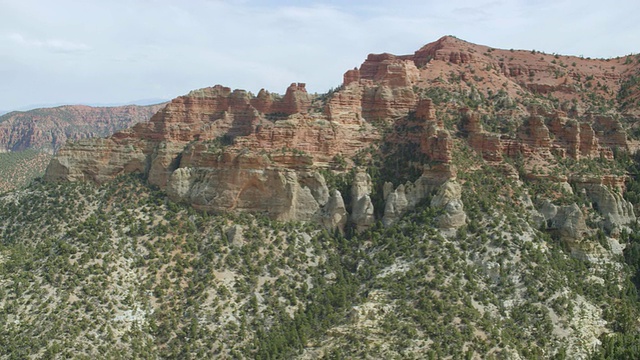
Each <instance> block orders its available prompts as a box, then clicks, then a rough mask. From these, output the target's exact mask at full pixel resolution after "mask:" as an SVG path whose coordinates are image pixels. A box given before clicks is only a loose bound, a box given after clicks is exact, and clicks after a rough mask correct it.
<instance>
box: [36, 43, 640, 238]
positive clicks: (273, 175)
mask: <svg viewBox="0 0 640 360" xmlns="http://www.w3.org/2000/svg"><path fill="white" fill-rule="evenodd" d="M639 69H640V67H639V66H638V61H637V59H636V58H635V57H633V56H629V57H626V58H617V59H607V60H600V59H593V60H592V59H584V58H579V57H570V56H560V55H556V54H552V55H550V54H544V53H540V52H536V51H523V50H517V51H516V50H498V49H493V48H490V47H487V46H481V45H475V44H470V43H467V42H464V41H462V40H459V39H457V38H454V37H449V36H447V37H443V38H441V39H440V40H438V41H436V42H433V43H430V44H427V45H425V46H424V47H423V48H421V49H419V50H418V51H416V52H415V53H414V54H412V55H403V56H396V55H392V54H372V55H369V56H368V57H367V59H366V60H365V62H364V63H363V64H362V65H361V66H360V67H359V68H354V69H352V70H349V71H347V72H346V73H345V74H344V79H343V84H342V86H341V87H340V88H338V89H337V90H335V91H332V92H330V93H328V94H324V95H312V94H309V93H307V91H306V89H305V84H303V83H293V84H291V86H290V87H289V88H288V89H287V90H286V92H285V95H284V96H280V95H278V94H274V93H270V92H268V91H266V90H261V91H260V92H259V93H258V95H257V96H253V95H252V94H250V93H248V92H246V91H243V90H233V91H232V90H231V89H230V88H227V87H223V86H220V85H216V86H215V87H212V88H206V89H200V90H195V91H192V92H191V93H189V94H188V95H186V96H181V97H179V98H177V99H174V100H173V101H171V102H170V103H169V104H168V105H167V106H166V107H164V108H163V109H162V110H160V111H159V112H158V113H156V114H155V115H154V116H153V117H152V119H151V121H150V122H149V123H142V124H138V125H136V126H134V127H133V128H131V129H128V130H124V131H121V132H118V133H116V134H115V135H113V136H111V137H109V138H107V139H99V140H94V139H87V140H81V141H78V142H72V143H68V144H67V145H66V146H65V147H64V148H63V149H61V151H60V152H59V154H58V156H57V157H56V158H55V159H54V160H53V161H52V162H51V164H50V165H49V167H48V170H47V174H46V178H47V179H48V180H67V181H77V180H90V181H94V182H98V183H102V182H105V181H110V180H112V179H113V178H114V177H115V176H117V175H119V174H123V173H131V172H139V173H141V174H144V176H145V177H146V178H147V179H148V181H149V183H151V184H153V185H157V186H159V187H160V188H161V189H165V190H166V191H167V193H168V194H169V195H170V197H171V198H172V199H174V200H177V201H183V202H187V203H190V204H192V205H193V206H195V207H197V208H199V209H203V210H208V211H227V210H235V211H249V212H258V213H266V214H268V215H269V216H270V217H271V218H273V219H278V220H302V221H309V220H312V221H319V222H324V223H327V224H334V223H335V221H328V220H327V221H325V220H322V219H331V218H334V215H335V217H336V218H341V219H342V218H343V216H342V215H338V213H340V214H342V208H343V206H342V205H341V204H340V201H337V202H335V201H332V202H331V208H332V209H337V210H336V211H337V212H338V213H335V214H332V213H331V211H329V209H328V208H326V207H327V204H328V203H329V202H328V199H329V194H332V196H335V195H336V193H335V192H333V193H332V192H331V191H332V190H334V189H330V188H328V187H327V184H326V179H324V176H323V175H322V174H321V170H327V169H328V170H329V171H331V172H333V173H341V172H342V173H343V172H345V171H348V170H349V169H352V168H354V166H355V165H356V164H355V163H354V161H353V160H354V159H357V158H358V156H360V155H362V154H363V152H364V151H366V150H368V149H372V148H373V149H375V148H377V147H378V146H379V144H380V142H388V143H395V144H414V145H416V146H417V148H415V150H413V151H414V156H415V157H416V158H421V159H422V160H421V161H418V164H411V166H414V167H417V168H418V169H420V168H421V167H424V168H425V171H426V169H432V168H434V166H435V165H438V164H440V165H438V166H435V168H438V169H449V170H443V171H442V172H441V173H440V175H434V174H433V171H431V174H429V175H428V176H429V177H431V178H432V179H434V178H438V180H437V181H435V182H432V183H431V184H430V185H429V190H428V191H427V190H425V189H426V188H424V187H423V186H422V185H420V184H421V180H419V179H417V178H414V179H412V180H411V183H413V185H411V184H409V185H400V184H398V185H399V186H400V187H397V188H395V186H394V185H390V186H389V185H384V188H385V189H386V190H385V191H384V193H385V194H384V196H383V204H382V205H380V204H379V205H377V206H382V208H380V209H378V210H374V209H373V207H374V205H373V201H372V199H371V196H373V195H372V192H373V193H382V192H383V191H382V189H381V188H378V189H374V187H377V186H382V184H379V185H375V186H373V185H371V186H368V185H366V182H367V180H366V179H365V178H364V175H362V174H361V173H360V172H355V180H354V181H353V185H352V188H353V190H352V194H351V196H352V199H351V200H352V204H347V205H349V206H347V207H348V208H350V209H349V210H350V215H349V217H350V219H351V223H352V224H353V226H354V227H355V228H357V229H359V230H360V231H362V230H364V229H365V228H367V227H368V226H370V225H371V224H373V222H375V221H376V215H375V214H376V213H379V214H381V215H378V216H379V217H378V219H380V220H382V221H383V222H384V223H385V224H392V223H393V222H395V220H396V219H397V218H398V217H399V216H401V215H402V214H403V213H404V212H405V211H406V210H407V209H410V208H411V207H412V204H415V203H416V202H418V201H419V200H420V199H421V196H422V194H426V195H425V196H427V195H428V196H432V195H434V194H435V193H436V192H437V191H438V189H439V186H441V185H442V184H445V183H447V181H449V182H448V184H452V182H450V181H454V176H452V174H454V173H455V167H456V166H458V165H459V164H458V162H457V161H456V160H455V159H454V156H455V154H456V151H458V150H459V149H461V148H462V147H464V146H469V147H470V148H471V149H473V150H474V151H475V152H476V153H477V154H479V155H480V156H481V158H482V160H483V161H484V162H486V163H487V164H488V165H491V166H498V167H500V168H501V169H502V171H503V172H504V174H505V175H506V176H510V177H513V178H516V179H522V180H526V181H540V180H552V181H554V182H556V183H559V184H573V186H574V187H576V186H577V187H583V185H581V184H586V183H599V184H601V185H603V186H609V187H613V188H616V189H618V191H619V192H622V191H623V189H624V185H623V184H624V181H625V175H624V174H619V173H617V172H615V171H613V168H614V167H615V166H614V165H610V164H613V157H614V152H615V151H630V149H633V148H635V146H636V145H635V143H636V142H635V140H634V139H632V138H631V137H630V136H628V135H627V134H628V133H631V132H632V131H633V129H632V128H633V126H634V125H633V124H634V120H635V119H636V112H635V110H634V109H635V108H634V107H632V106H630V105H629V104H630V101H631V100H630V99H632V98H634V97H635V94H636V89H635V88H633V86H631V85H629V81H627V80H628V79H629V78H630V77H632V76H635V74H636V73H637V72H638V71H640V70H639ZM96 154H99V155H98V156H96ZM383 155H384V154H383ZM365 160H366V159H365ZM585 161H587V162H589V161H591V162H602V163H603V164H605V166H604V168H605V173H603V174H602V175H597V176H595V178H591V179H589V180H586V182H584V181H582V180H581V179H582V177H583V176H582V175H584V174H582V173H581V172H580V171H578V170H576V168H577V167H579V166H577V165H575V164H580V163H581V162H582V163H584V162H585ZM365 162H366V161H365ZM425 165H426V166H425ZM609 168H611V169H609ZM416 181H417V182H418V184H416V183H415V182H416ZM359 184H365V185H362V186H361V185H359ZM410 185H411V186H410ZM447 186H449V185H447ZM567 186H569V185H567ZM369 188H371V190H368V192H369V193H367V189H369ZM416 189H419V190H416ZM342 190H343V191H342V192H341V194H342V195H344V194H345V189H342ZM374 190H375V191H374ZM408 191H409V192H408ZM411 192H416V193H415V194H414V193H411ZM417 194H420V195H417ZM378 196H379V195H378ZM367 197H369V199H368V200H367ZM607 198H609V197H607ZM616 199H617V200H616V201H617V202H616V204H617V205H615V206H608V207H607V206H605V208H606V209H611V211H612V215H611V216H613V217H614V219H611V220H609V221H608V223H609V224H611V227H616V226H620V225H624V224H625V223H627V222H628V221H631V220H632V219H635V216H634V215H633V214H631V213H629V212H628V211H622V212H620V211H618V212H615V211H613V209H614V208H616V209H617V208H627V207H628V206H627V205H625V204H624V203H623V201H624V200H623V199H621V198H616ZM450 200H452V201H453V200H454V199H453V198H452V199H450ZM342 203H347V202H346V201H344V199H343V201H342ZM440 205H441V206H443V207H444V208H446V209H449V210H447V211H451V213H450V216H454V215H453V214H454V213H455V214H460V212H462V208H463V204H462V202H461V201H460V200H459V199H457V200H455V201H453V202H449V205H446V204H440ZM347 207H345V210H346V208H347ZM604 216H605V217H607V216H609V215H604ZM454 217H455V218H456V219H457V220H451V219H450V220H448V221H443V226H445V227H447V226H453V227H459V226H461V225H462V224H464V220H462V219H464V217H462V216H458V215H455V216H454ZM338 222H340V223H341V222H342V220H339V221H338ZM444 223H447V225H445V224H444ZM613 224H616V225H615V226H614V225H613ZM331 226H333V225H331Z"/></svg>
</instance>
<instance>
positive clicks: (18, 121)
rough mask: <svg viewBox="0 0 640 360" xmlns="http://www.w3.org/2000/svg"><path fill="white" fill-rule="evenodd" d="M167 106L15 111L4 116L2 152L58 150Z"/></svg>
mask: <svg viewBox="0 0 640 360" xmlns="http://www.w3.org/2000/svg"><path fill="white" fill-rule="evenodd" d="M163 106H164V104H157V105H149V106H136V105H128V106H115V107H90V106H84V105H66V106H59V107H55V108H41V109H34V110H29V111H13V112H10V113H8V114H4V115H2V116H0V151H2V152H7V151H22V150H27V149H33V150H41V151H44V152H49V153H54V152H56V151H58V150H59V149H60V147H62V145H64V144H65V142H67V141H75V140H79V139H84V138H92V137H106V136H109V135H111V134H113V133H115V132H116V131H118V130H122V129H126V128H128V127H131V126H133V125H135V124H137V123H139V122H142V121H148V120H149V119H150V118H151V116H152V115H153V114H154V113H156V112H157V111H158V110H159V109H161V108H162V107H163Z"/></svg>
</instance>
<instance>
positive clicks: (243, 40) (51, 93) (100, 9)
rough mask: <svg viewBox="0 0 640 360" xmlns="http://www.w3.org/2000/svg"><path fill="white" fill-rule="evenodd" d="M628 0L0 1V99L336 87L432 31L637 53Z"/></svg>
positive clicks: (583, 51) (37, 103)
mask: <svg viewBox="0 0 640 360" xmlns="http://www.w3.org/2000/svg"><path fill="white" fill-rule="evenodd" d="M637 14H640V1H637V0H628V1H625V0H609V1H602V0H599V1H593V0H583V1H577V0H540V1H537V0H514V1H508V0H496V1H482V0H480V1H477V0H448V1H442V0H422V1H408V0H394V1H388V0H384V1H382V0H370V1H361V0H353V1H335V0H334V1H293V0H266V1H249V0H244V1H243V0H229V1H216V0H103V1H97V0H55V1H51V0H0V110H4V111H8V110H18V109H20V110H26V109H29V108H34V107H42V106H54V105H62V104H89V105H100V104H103V105H112V104H125V103H132V102H139V103H142V102H148V101H149V100H150V99H152V100H153V99H167V100H168V99H172V98H175V97H177V96H180V95H184V94H186V93H188V92H189V91H190V90H193V89H198V88H203V87H208V86H213V85H216V84H221V85H224V86H228V87H231V88H234V89H236V88H240V89H245V90H248V91H251V92H253V93H257V92H258V91H259V90H260V89H261V88H265V89H267V90H269V91H271V92H276V93H284V92H285V90H286V88H287V86H288V85H289V84H291V83H292V82H304V83H306V84H307V90H308V91H309V92H318V93H323V92H326V91H327V90H329V89H330V88H333V87H336V86H339V85H340V83H341V82H342V75H343V74H344V72H345V71H346V70H348V69H352V68H354V67H359V66H360V64H361V63H362V62H363V61H364V59H365V58H366V57H367V54H369V53H382V52H388V53H392V54H397V55H402V54H411V53H413V52H414V51H416V50H418V49H419V48H420V47H422V46H423V45H425V44H427V43H429V42H432V41H435V40H437V39H439V38H440V37H442V36H444V35H454V36H456V37H458V38H460V39H463V40H466V41H469V42H473V43H477V44H482V45H488V46H492V47H495V48H504V49H512V48H513V49H525V50H532V49H535V50H539V51H544V52H547V53H559V54H564V55H582V56H585V57H593V58H602V57H604V58H607V57H616V56H623V55H627V54H631V53H638V52H640V41H639V40H640V21H637V19H636V18H637Z"/></svg>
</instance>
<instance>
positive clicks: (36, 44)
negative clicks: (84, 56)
mask: <svg viewBox="0 0 640 360" xmlns="http://www.w3.org/2000/svg"><path fill="white" fill-rule="evenodd" d="M7 37H8V38H9V39H10V40H11V41H13V42H14V43H16V44H18V45H21V46H25V47H31V48H40V49H43V50H45V51H51V52H59V53H76V52H83V51H87V50H91V48H90V47H89V46H88V45H86V44H83V43H77V42H73V41H68V40H62V39H46V40H38V39H33V38H27V37H25V36H24V35H22V34H19V33H11V34H9V35H8V36H7Z"/></svg>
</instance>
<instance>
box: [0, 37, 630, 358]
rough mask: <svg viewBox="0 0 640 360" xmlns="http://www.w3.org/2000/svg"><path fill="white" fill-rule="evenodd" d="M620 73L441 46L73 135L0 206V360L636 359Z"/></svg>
mask: <svg viewBox="0 0 640 360" xmlns="http://www.w3.org/2000/svg"><path fill="white" fill-rule="evenodd" d="M639 72H640V57H638V56H634V55H630V56H626V57H621V58H614V59H584V58H580V57H570V56H562V55H557V54H545V53H541V52H538V51H524V50H500V49H493V48H490V47H487V46H482V45H476V44H471V43H468V42H465V41H462V40H460V39H457V38H455V37H450V36H447V37H443V38H441V39H439V40H438V41H435V42H433V43H429V44H427V45H425V46H424V47H422V48H421V49H419V50H417V51H416V52H415V53H413V54H409V55H398V56H396V55H391V54H374V55H369V56H368V57H367V59H366V60H365V61H364V63H363V64H362V65H361V66H360V67H359V68H355V69H352V70H349V71H347V72H346V73H345V74H344V78H343V83H342V85H341V86H340V87H339V88H337V89H333V90H331V91H329V92H328V93H326V94H321V95H315V94H309V93H308V92H307V91H306V89H305V84H302V83H293V84H292V85H291V86H290V87H289V88H288V89H287V90H286V92H285V94H284V95H279V94H275V93H270V92H268V91H266V90H262V91H260V92H259V93H258V94H257V95H255V96H254V95H253V94H251V93H248V92H246V91H243V90H231V89H230V88H226V87H223V86H220V85H217V86H214V87H211V88H206V89H200V90H195V91H192V92H191V93H189V94H187V95H185V96H181V97H179V98H177V99H174V100H172V101H171V102H170V103H169V104H167V105H166V106H165V107H164V108H162V109H161V110H160V111H158V112H157V113H156V114H155V115H153V117H152V118H151V120H150V121H149V122H146V123H139V124H137V125H135V126H133V127H132V128H129V129H126V130H123V131H120V132H117V133H115V134H114V135H112V136H110V137H107V138H103V139H81V140H78V141H75V142H69V143H67V144H66V145H65V146H64V147H63V148H62V149H60V151H59V152H58V154H57V155H56V156H55V158H54V159H53V160H52V161H51V162H50V164H49V166H48V168H47V171H46V175H45V177H44V179H43V181H38V182H34V183H33V184H32V185H30V186H29V187H28V188H27V189H25V190H21V191H15V192H9V193H7V194H5V195H3V196H2V197H0V239H2V242H1V246H2V247H0V291H1V292H0V310H2V311H0V324H4V325H0V349H2V350H1V351H2V353H0V356H4V357H7V358H9V357H17V358H20V357H49V358H62V357H96V356H97V357H108V358H132V357H149V358H255V359H291V358H298V359H316V358H325V359H341V358H370V359H380V358H409V359H411V358H415V359H418V358H420V359H422V358H429V359H437V358H447V359H449V358H466V359H491V358H494V359H535V358H545V359H546V358H554V359H589V358H594V359H601V358H605V359H607V358H620V359H624V358H636V357H638V354H640V349H638V344H639V343H640V342H639V341H638V340H640V333H639V330H640V301H639V300H640V299H638V292H637V287H638V286H639V285H640V236H638V233H639V230H640V228H639V227H638V224H637V218H636V214H637V211H638V206H639V204H640V182H638V181H637V176H638V173H640V162H639V161H638V160H639V159H640V156H637V155H636V150H637V148H638V145H637V144H638V131H637V127H638V122H637V118H638V109H639V106H638V105H640V104H638V97H639V96H640V91H639V89H638V80H637V79H638V76H640V75H639Z"/></svg>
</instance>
